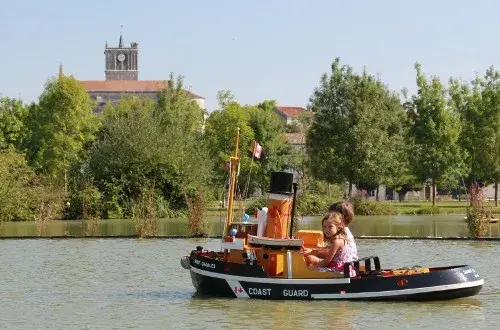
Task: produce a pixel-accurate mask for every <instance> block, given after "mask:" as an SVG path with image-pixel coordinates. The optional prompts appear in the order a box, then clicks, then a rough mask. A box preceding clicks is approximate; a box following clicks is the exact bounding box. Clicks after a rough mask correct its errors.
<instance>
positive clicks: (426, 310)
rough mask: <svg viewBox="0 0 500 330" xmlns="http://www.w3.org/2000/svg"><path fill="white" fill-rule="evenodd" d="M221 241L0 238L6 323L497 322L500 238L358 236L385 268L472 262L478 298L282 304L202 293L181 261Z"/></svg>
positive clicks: (276, 325)
mask: <svg viewBox="0 0 500 330" xmlns="http://www.w3.org/2000/svg"><path fill="white" fill-rule="evenodd" d="M198 244H201V245H202V246H203V247H205V248H209V249H217V248H218V246H219V240H217V239H197V240H195V239H143V240H140V239H126V238H116V239H102V238H101V239H89V238H87V239H85V238H82V239H69V240H68V239H23V240H16V239H12V240H1V241H0V306H1V308H0V324H1V326H2V328H5V329H125V328H141V329H207V328H211V329H221V328H222V329H283V328H289V329H292V328H294V329H295V328H297V329H314V328H315V327H318V328H331V329H334V328H335V329H339V328H340V329H366V328H369V329H375V328H377V329H380V328H384V329H386V328H388V329H402V328H408V329H410V328H411V329H415V328H420V327H425V328H436V329H466V328H474V329H496V328H497V327H498V324H499V322H500V316H499V315H500V277H499V275H498V271H499V269H500V261H499V257H498V256H499V255H500V245H499V243H498V242H490V241H428V240H427V241H424V240H404V241H401V240H363V239H358V247H359V250H360V254H361V255H372V254H377V255H379V256H380V257H381V262H382V266H383V267H396V266H413V265H428V266H437V265H451V264H463V263H469V264H471V265H473V266H474V267H475V268H476V270H477V271H478V272H479V274H481V275H482V276H483V277H484V279H485V281H486V284H485V287H484V288H483V291H482V292H481V293H480V294H479V295H477V296H474V297H471V298H464V299H457V300H452V301H444V302H433V303H386V302H338V301H322V302H317V301H314V302H281V301H274V302H273V301H260V300H236V299H208V298H200V297H197V296H196V295H195V294H194V289H193V286H192V283H191V279H190V277H189V275H188V274H189V273H188V272H187V271H186V270H184V269H183V268H181V266H180V264H179V258H180V257H181V256H182V255H185V254H187V253H189V251H190V250H191V249H192V248H193V247H194V246H196V245H198Z"/></svg>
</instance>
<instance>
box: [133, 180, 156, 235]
mask: <svg viewBox="0 0 500 330" xmlns="http://www.w3.org/2000/svg"><path fill="white" fill-rule="evenodd" d="M157 198H158V193H157V192H156V191H155V185H154V183H151V182H149V183H148V184H147V185H145V186H144V187H143V188H142V189H141V192H140V194H139V196H138V198H137V199H136V200H134V204H133V206H132V221H133V222H134V226H135V232H136V235H137V236H138V237H141V238H143V237H151V236H155V235H156V234H157V230H158V223H157V221H158V220H157V212H156V210H157V207H156V206H157V200H156V199H157Z"/></svg>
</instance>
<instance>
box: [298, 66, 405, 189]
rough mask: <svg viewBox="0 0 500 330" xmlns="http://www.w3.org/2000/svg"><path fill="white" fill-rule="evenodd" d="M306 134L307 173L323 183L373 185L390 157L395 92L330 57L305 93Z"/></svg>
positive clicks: (399, 113)
mask: <svg viewBox="0 0 500 330" xmlns="http://www.w3.org/2000/svg"><path fill="white" fill-rule="evenodd" d="M311 109H312V111H313V113H314V119H313V122H312V124H311V126H310V129H309V131H308V135H307V140H306V141H307V142H306V143H307V153H308V155H309V156H310V158H311V170H312V174H313V175H314V176H315V177H316V178H317V179H320V180H324V181H326V182H329V183H343V182H345V181H347V182H348V183H349V192H348V194H349V195H351V189H352V184H358V185H378V184H380V183H382V182H383V181H384V180H385V179H386V178H387V175H388V169H389V168H390V166H391V164H392V163H393V161H394V144H393V143H392V137H391V135H392V134H396V131H392V130H391V128H394V127H396V125H395V121H396V120H398V118H401V116H402V113H403V110H402V107H401V106H400V104H399V101H398V100H397V98H396V96H395V95H394V94H393V93H391V92H390V91H389V90H388V89H387V87H386V86H384V85H383V84H382V82H381V81H380V80H378V79H376V78H375V77H373V76H371V75H369V74H368V73H367V72H366V71H363V73H362V74H361V75H360V74H356V73H354V72H353V70H352V68H351V67H350V66H346V65H341V64H340V60H339V58H336V59H335V60H334V61H333V63H332V65H331V74H330V75H327V74H326V73H325V74H324V75H323V76H322V78H321V82H320V86H319V87H318V88H316V89H315V91H314V93H313V95H312V97H311Z"/></svg>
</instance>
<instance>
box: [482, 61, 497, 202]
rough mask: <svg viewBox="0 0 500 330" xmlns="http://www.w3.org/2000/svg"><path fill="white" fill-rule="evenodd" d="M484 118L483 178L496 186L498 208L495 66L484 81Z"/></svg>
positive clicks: (485, 76) (488, 70)
mask: <svg viewBox="0 0 500 330" xmlns="http://www.w3.org/2000/svg"><path fill="white" fill-rule="evenodd" d="M481 96H482V98H481V99H482V107H483V111H482V114H483V116H482V118H483V123H484V126H483V127H482V128H483V130H482V134H481V136H480V138H479V139H480V140H479V141H478V145H479V146H480V147H479V149H480V150H481V151H482V152H481V168H482V171H483V178H484V179H485V180H487V182H489V183H493V184H494V185H495V206H498V182H500V73H499V72H498V71H497V70H495V69H494V67H493V66H491V67H489V68H488V69H487V70H486V73H485V75H484V79H483V80H482V89H481Z"/></svg>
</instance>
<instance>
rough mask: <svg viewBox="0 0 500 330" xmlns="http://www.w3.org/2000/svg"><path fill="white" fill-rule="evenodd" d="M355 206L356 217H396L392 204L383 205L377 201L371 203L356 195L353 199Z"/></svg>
mask: <svg viewBox="0 0 500 330" xmlns="http://www.w3.org/2000/svg"><path fill="white" fill-rule="evenodd" d="M351 203H352V204H353V205H354V214H356V215H394V214H396V210H395V209H394V207H393V206H392V205H391V204H383V203H378V202H375V201H369V200H367V199H366V198H365V197H364V196H362V195H359V194H358V195H356V196H354V197H352V198H351Z"/></svg>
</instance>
